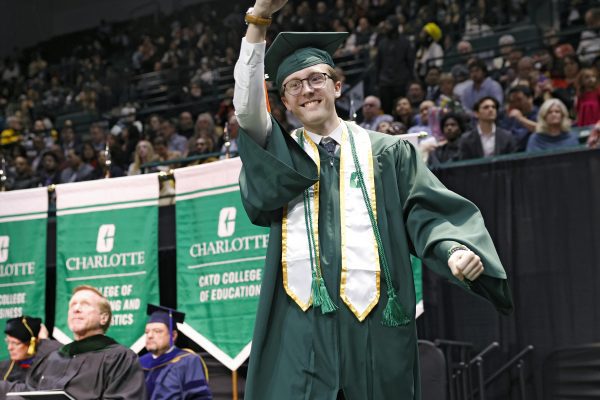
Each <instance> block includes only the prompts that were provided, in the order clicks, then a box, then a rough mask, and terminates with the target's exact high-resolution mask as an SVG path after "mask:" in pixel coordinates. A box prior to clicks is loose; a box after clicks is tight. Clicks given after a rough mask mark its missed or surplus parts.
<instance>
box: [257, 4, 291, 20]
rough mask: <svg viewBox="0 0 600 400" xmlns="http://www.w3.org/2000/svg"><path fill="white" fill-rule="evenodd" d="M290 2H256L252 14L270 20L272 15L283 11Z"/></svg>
mask: <svg viewBox="0 0 600 400" xmlns="http://www.w3.org/2000/svg"><path fill="white" fill-rule="evenodd" d="M287 2H288V0H256V3H254V11H253V12H252V14H254V15H256V16H257V17H263V18H270V17H271V15H273V14H274V13H276V12H277V11H279V10H281V9H282V8H283V6H284V5H285V3H287Z"/></svg>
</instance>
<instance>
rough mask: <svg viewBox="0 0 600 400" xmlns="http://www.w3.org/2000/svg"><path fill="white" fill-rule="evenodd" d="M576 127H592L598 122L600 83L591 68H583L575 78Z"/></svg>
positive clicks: (599, 118)
mask: <svg viewBox="0 0 600 400" xmlns="http://www.w3.org/2000/svg"><path fill="white" fill-rule="evenodd" d="M575 110H576V111H577V126H588V125H594V124H595V123H596V122H598V121H599V120H600V82H598V73H597V72H596V70H595V69H593V68H584V69H582V70H581V72H580V73H579V76H578V77H577V97H576V99H575Z"/></svg>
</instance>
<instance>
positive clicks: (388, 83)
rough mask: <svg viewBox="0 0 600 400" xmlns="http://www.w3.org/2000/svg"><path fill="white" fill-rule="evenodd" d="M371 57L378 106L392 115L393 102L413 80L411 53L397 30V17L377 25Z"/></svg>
mask: <svg viewBox="0 0 600 400" xmlns="http://www.w3.org/2000/svg"><path fill="white" fill-rule="evenodd" d="M381 30H382V34H381V35H380V37H379V38H378V40H377V42H378V43H377V54H376V56H375V61H374V63H375V80H376V82H377V85H378V87H379V98H380V99H381V107H382V108H383V111H384V112H385V113H387V114H389V113H391V112H392V105H393V103H394V99H396V98H398V97H400V96H404V95H405V94H406V90H407V87H406V82H408V81H409V80H411V79H412V78H413V69H414V63H415V60H414V50H413V47H412V46H411V44H410V42H409V40H408V39H407V37H406V36H405V35H404V34H401V33H399V31H398V18H397V17H396V16H395V15H390V16H388V17H387V18H386V19H385V21H383V24H382V26H381Z"/></svg>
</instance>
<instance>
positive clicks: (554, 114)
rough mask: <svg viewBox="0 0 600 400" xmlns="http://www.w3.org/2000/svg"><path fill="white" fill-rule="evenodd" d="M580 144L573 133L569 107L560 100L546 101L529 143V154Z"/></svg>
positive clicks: (541, 108)
mask: <svg viewBox="0 0 600 400" xmlns="http://www.w3.org/2000/svg"><path fill="white" fill-rule="evenodd" d="M578 144H579V140H578V138H577V137H576V136H575V135H573V134H572V133H571V120H570V119H569V114H568V111H567V107H566V106H565V105H564V104H563V102H562V101H560V100H558V99H550V100H546V101H545V102H544V104H542V106H541V107H540V112H539V114H538V124H537V129H536V132H535V133H534V134H533V135H531V137H530V138H529V141H528V142H527V149H526V151H527V152H535V151H542V150H552V149H557V148H561V147H572V146H577V145H578Z"/></svg>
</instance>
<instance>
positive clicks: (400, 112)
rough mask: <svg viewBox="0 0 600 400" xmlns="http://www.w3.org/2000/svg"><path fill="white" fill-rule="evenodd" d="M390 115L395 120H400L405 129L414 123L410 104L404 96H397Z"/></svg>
mask: <svg viewBox="0 0 600 400" xmlns="http://www.w3.org/2000/svg"><path fill="white" fill-rule="evenodd" d="M392 116H393V117H394V120H395V121H398V122H401V123H402V124H403V125H404V127H405V129H408V128H410V127H411V126H413V125H414V124H415V121H414V118H415V115H414V113H413V109H412V105H411V104H410V101H409V100H408V99H407V98H406V97H399V98H398V99H397V100H396V104H395V105H394V111H393V112H392Z"/></svg>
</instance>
